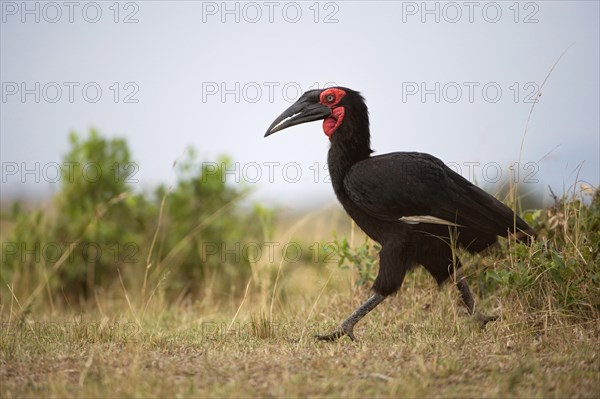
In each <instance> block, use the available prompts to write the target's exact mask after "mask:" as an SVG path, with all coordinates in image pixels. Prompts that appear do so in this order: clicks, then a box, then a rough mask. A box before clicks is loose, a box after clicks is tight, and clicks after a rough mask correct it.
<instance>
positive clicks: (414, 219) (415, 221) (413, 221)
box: [398, 215, 463, 227]
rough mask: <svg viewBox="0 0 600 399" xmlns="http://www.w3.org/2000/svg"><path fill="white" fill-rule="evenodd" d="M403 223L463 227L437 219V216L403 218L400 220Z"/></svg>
mask: <svg viewBox="0 0 600 399" xmlns="http://www.w3.org/2000/svg"><path fill="white" fill-rule="evenodd" d="M398 220H400V221H401V222H404V223H408V224H419V223H428V224H443V225H446V226H455V227H463V226H462V225H460V224H457V223H453V222H449V221H447V220H444V219H440V218H436V217H435V216H429V215H423V216H402V217H401V218H400V219H398Z"/></svg>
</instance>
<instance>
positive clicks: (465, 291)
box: [455, 269, 498, 327]
mask: <svg viewBox="0 0 600 399" xmlns="http://www.w3.org/2000/svg"><path fill="white" fill-rule="evenodd" d="M455 281H456V287H457V288H458V291H460V296H461V298H462V300H463V302H464V303H465V306H466V307H467V310H468V311H469V314H470V315H473V316H475V318H476V319H477V320H479V322H480V323H481V326H482V327H485V325H486V324H487V323H488V322H490V321H494V320H497V319H498V316H486V315H483V314H481V313H479V312H478V311H476V310H475V299H473V294H472V293H471V289H470V288H469V284H467V280H466V279H465V275H464V273H463V271H462V269H458V270H457V271H456V272H455Z"/></svg>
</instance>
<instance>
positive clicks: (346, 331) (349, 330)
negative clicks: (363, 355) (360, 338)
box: [315, 323, 356, 342]
mask: <svg viewBox="0 0 600 399" xmlns="http://www.w3.org/2000/svg"><path fill="white" fill-rule="evenodd" d="M344 335H347V336H348V337H349V338H350V339H351V340H352V341H356V337H355V336H354V326H349V325H345V323H342V325H341V326H339V327H338V328H337V329H336V330H335V331H334V332H332V333H331V334H325V335H315V338H316V339H318V340H319V341H329V342H333V341H337V340H338V339H340V338H342V337H343V336H344Z"/></svg>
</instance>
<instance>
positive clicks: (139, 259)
mask: <svg viewBox="0 0 600 399" xmlns="http://www.w3.org/2000/svg"><path fill="white" fill-rule="evenodd" d="M70 144H71V148H70V150H69V152H68V153H67V154H66V155H65V157H64V160H63V165H62V167H63V170H62V181H61V187H60V190H59V192H58V193H57V194H56V195H55V197H54V199H53V202H52V205H51V206H49V207H44V208H41V209H37V210H34V211H25V210H23V208H22V207H21V206H20V205H19V204H18V203H17V204H15V205H14V206H13V208H12V211H11V213H10V215H9V216H8V217H9V219H10V222H11V224H12V227H11V229H10V232H9V234H8V236H7V237H6V239H3V244H2V274H1V275H0V283H2V288H0V290H2V291H0V292H1V293H2V296H3V298H10V296H11V295H12V293H10V292H7V288H6V287H10V290H12V291H13V292H15V294H19V295H20V296H27V295H29V294H31V293H32V291H33V290H35V289H36V287H38V288H39V287H44V290H45V291H47V292H48V294H49V295H50V296H52V297H56V298H61V299H64V298H66V300H67V301H69V303H71V300H73V299H74V300H78V299H80V298H81V299H82V300H85V299H86V298H89V297H91V296H92V295H93V294H94V290H96V289H98V288H103V289H108V288H110V287H111V286H113V285H116V284H120V279H121V280H123V282H124V284H125V285H127V286H128V287H130V288H140V287H141V286H142V285H143V286H144V288H145V286H146V284H154V285H155V286H156V284H158V283H159V281H165V279H166V278H167V279H168V280H167V282H168V284H166V288H167V290H170V291H173V292H174V293H176V295H180V294H181V293H182V290H184V293H187V292H193V291H196V289H197V288H198V287H200V286H201V285H202V283H203V282H204V281H205V279H206V278H207V277H209V276H214V275H215V274H216V275H219V276H223V277H225V278H224V279H221V280H223V281H226V283H227V284H228V285H229V286H232V285H236V284H238V283H239V284H241V282H242V281H243V280H245V279H246V277H247V275H248V273H249V267H248V265H249V261H248V259H246V258H245V257H243V256H239V255H240V253H239V251H238V253H237V254H234V255H232V256H225V255H224V252H223V251H225V250H227V249H232V248H233V249H234V250H235V248H236V247H239V246H240V245H243V244H244V243H247V242H256V243H257V245H260V244H262V242H263V239H264V237H265V234H268V233H269V231H270V229H271V227H270V226H269V224H270V223H271V212H270V210H268V209H266V208H261V207H248V206H245V205H244V204H243V203H242V202H241V201H242V200H243V199H244V198H245V195H246V194H247V192H248V189H247V188H243V187H242V188H239V185H238V186H230V185H228V184H226V181H225V179H224V168H227V167H228V166H229V165H230V161H229V160H227V159H225V158H223V159H221V160H219V162H211V163H198V162H197V161H196V159H195V154H194V152H193V151H189V152H188V156H187V157H186V158H185V159H183V160H182V161H181V162H179V164H178V165H177V169H176V172H177V173H176V174H177V176H178V180H177V181H176V182H175V183H174V185H173V187H172V188H170V189H169V188H167V187H166V186H164V185H162V186H160V187H158V189H157V190H156V191H155V193H153V194H152V195H148V194H144V193H140V192H136V190H134V187H135V186H134V184H135V183H136V182H137V180H136V172H137V170H138V169H139V168H138V165H137V164H136V163H135V162H133V161H132V160H131V156H130V151H129V148H128V146H127V143H126V142H125V140H123V139H120V138H113V139H107V138H104V137H102V136H100V135H99V134H98V133H97V132H96V131H94V130H92V131H91V132H90V134H89V136H88V137H87V138H86V139H82V138H80V137H79V136H78V135H76V134H75V133H72V134H70ZM138 191H139V190H138ZM215 246H217V247H219V250H218V252H216V253H212V252H214V251H212V252H211V253H210V254H207V248H211V249H213V248H214V247H215ZM208 255H211V256H208ZM229 288H230V287H229ZM10 290H9V291H10ZM17 297H18V296H17Z"/></svg>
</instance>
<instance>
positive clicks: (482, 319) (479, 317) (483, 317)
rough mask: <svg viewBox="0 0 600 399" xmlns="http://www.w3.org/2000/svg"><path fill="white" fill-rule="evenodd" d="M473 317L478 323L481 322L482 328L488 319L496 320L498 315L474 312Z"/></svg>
mask: <svg viewBox="0 0 600 399" xmlns="http://www.w3.org/2000/svg"><path fill="white" fill-rule="evenodd" d="M475 318H476V319H477V321H479V323H481V328H484V327H485V326H486V324H487V323H489V322H490V321H496V320H498V316H495V315H494V316H486V315H483V314H481V313H479V312H475Z"/></svg>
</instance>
